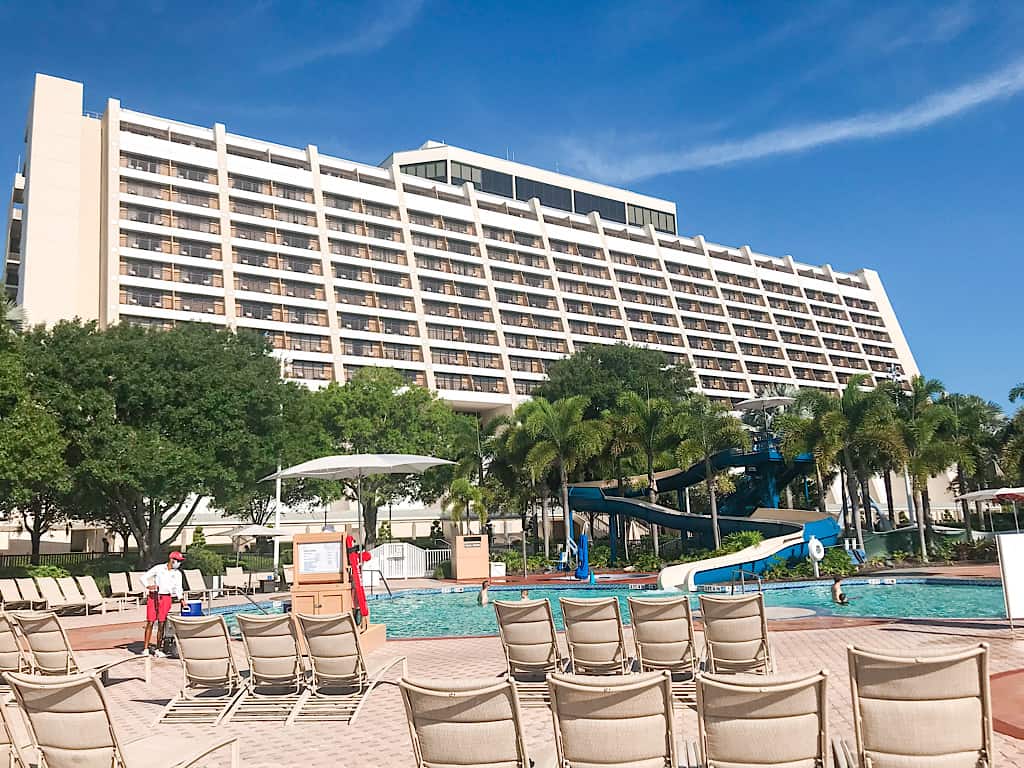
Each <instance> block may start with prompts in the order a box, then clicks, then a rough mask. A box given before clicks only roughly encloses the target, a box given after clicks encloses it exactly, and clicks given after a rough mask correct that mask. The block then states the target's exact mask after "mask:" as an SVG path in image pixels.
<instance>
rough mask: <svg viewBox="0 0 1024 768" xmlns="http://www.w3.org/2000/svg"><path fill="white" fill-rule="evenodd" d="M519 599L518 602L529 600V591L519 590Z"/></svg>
mask: <svg viewBox="0 0 1024 768" xmlns="http://www.w3.org/2000/svg"><path fill="white" fill-rule="evenodd" d="M519 599H520V600H529V599H530V590H528V589H521V590H519Z"/></svg>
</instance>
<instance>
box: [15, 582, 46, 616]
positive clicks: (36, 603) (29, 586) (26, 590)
mask: <svg viewBox="0 0 1024 768" xmlns="http://www.w3.org/2000/svg"><path fill="white" fill-rule="evenodd" d="M14 581H15V583H16V584H17V585H18V591H19V592H21V597H22V599H23V600H25V601H26V602H27V603H29V605H30V606H31V608H32V609H35V608H46V607H47V603H46V598H44V597H43V596H42V595H40V594H39V589H38V587H36V582H35V579H30V578H23V579H15V580H14Z"/></svg>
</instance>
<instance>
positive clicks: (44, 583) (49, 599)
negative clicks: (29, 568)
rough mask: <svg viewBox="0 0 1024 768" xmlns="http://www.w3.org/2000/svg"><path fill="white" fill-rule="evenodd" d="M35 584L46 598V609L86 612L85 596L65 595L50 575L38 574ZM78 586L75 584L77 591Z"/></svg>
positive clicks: (87, 610) (87, 609)
mask: <svg viewBox="0 0 1024 768" xmlns="http://www.w3.org/2000/svg"><path fill="white" fill-rule="evenodd" d="M72 581H73V579H72ZM36 586H38V587H39V592H40V594H42V596H43V598H44V599H45V600H46V610H48V611H68V610H78V609H81V610H83V611H85V612H86V613H88V612H89V608H88V606H87V605H86V602H85V598H81V599H74V598H69V597H68V596H67V595H65V594H64V593H63V592H62V591H61V588H60V585H59V584H58V583H57V580H56V579H55V578H53V577H52V576H40V577H39V578H37V579H36ZM77 589H78V587H77V585H76V586H75V590H76V591H77Z"/></svg>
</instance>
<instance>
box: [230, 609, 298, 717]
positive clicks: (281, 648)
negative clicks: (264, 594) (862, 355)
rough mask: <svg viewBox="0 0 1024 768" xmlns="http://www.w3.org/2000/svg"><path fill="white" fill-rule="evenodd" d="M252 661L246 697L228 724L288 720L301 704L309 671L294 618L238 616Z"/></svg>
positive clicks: (245, 681)
mask: <svg viewBox="0 0 1024 768" xmlns="http://www.w3.org/2000/svg"><path fill="white" fill-rule="evenodd" d="M235 618H236V620H237V621H238V629H239V630H240V631H241V633H242V645H243V646H244V648H245V655H246V658H247V659H248V661H249V676H248V677H245V678H243V681H244V683H245V695H243V696H242V697H241V698H239V699H238V703H237V704H236V705H235V707H234V709H232V711H231V712H230V713H228V715H227V717H225V718H224V722H232V721H263V720H287V719H288V716H289V715H290V714H291V713H292V710H294V709H295V706H296V704H298V702H299V695H300V694H301V693H302V689H303V686H304V678H305V670H304V669H303V666H302V654H301V653H300V652H299V641H298V636H297V635H296V632H295V623H294V622H293V621H292V617H291V614H289V613H279V614H270V615H263V614H250V613H239V614H236V616H235Z"/></svg>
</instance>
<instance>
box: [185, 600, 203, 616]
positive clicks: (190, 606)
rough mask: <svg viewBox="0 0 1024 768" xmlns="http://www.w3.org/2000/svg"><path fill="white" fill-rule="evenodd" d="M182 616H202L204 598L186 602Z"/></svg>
mask: <svg viewBox="0 0 1024 768" xmlns="http://www.w3.org/2000/svg"><path fill="white" fill-rule="evenodd" d="M181 615H182V616H202V615H203V601H202V600H189V601H188V602H187V603H185V607H184V608H182V609H181Z"/></svg>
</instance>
